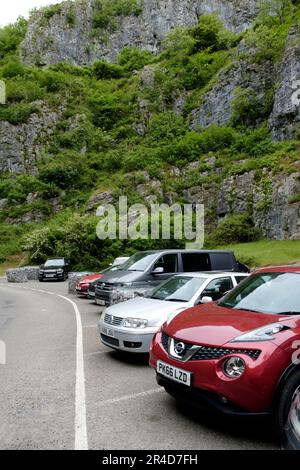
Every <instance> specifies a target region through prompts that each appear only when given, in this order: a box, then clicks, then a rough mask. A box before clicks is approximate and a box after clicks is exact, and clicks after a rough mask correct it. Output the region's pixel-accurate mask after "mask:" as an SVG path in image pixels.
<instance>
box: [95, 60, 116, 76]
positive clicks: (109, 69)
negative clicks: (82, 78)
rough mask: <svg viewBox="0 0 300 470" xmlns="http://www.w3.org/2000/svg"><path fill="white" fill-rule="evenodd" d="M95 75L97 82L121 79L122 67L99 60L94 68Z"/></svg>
mask: <svg viewBox="0 0 300 470" xmlns="http://www.w3.org/2000/svg"><path fill="white" fill-rule="evenodd" d="M93 71H94V74H95V76H96V78H97V80H109V79H111V78H121V77H122V75H123V70H122V67H120V66H119V65H115V64H109V63H108V62H106V61H105V60H98V61H97V62H95V64H94V66H93Z"/></svg>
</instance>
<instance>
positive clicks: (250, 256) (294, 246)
mask: <svg viewBox="0 0 300 470" xmlns="http://www.w3.org/2000/svg"><path fill="white" fill-rule="evenodd" d="M221 248H222V249H223V248H226V249H230V250H233V251H234V252H235V255H236V257H237V259H238V260H239V261H241V262H244V263H246V264H248V265H249V266H251V267H252V268H255V267H261V266H272V265H274V266H277V265H282V264H295V263H300V240H284V241H277V240H260V241H257V242H251V243H240V244H233V245H228V246H226V247H221Z"/></svg>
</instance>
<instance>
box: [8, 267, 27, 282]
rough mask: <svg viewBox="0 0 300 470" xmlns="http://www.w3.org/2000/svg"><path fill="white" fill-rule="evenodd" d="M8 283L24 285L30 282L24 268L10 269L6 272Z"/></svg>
mask: <svg viewBox="0 0 300 470" xmlns="http://www.w3.org/2000/svg"><path fill="white" fill-rule="evenodd" d="M6 277H7V282H12V283H19V284H21V283H24V282H28V278H27V274H26V271H25V270H24V269H22V268H15V269H8V270H7V271H6Z"/></svg>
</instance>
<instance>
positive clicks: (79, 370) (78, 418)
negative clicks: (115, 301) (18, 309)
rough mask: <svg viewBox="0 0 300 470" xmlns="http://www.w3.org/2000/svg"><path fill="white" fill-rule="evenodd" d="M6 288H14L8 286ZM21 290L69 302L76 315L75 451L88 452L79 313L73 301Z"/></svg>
mask: <svg viewBox="0 0 300 470" xmlns="http://www.w3.org/2000/svg"><path fill="white" fill-rule="evenodd" d="M7 287H15V286H12V285H8V286H7ZM17 287H19V288H21V289H25V290H31V291H35V292H41V293H45V294H50V295H55V296H57V297H60V298H61V299H64V300H66V301H67V302H69V303H70V304H71V305H72V306H73V308H74V311H75V314H76V325H77V340H76V389H75V446H74V448H75V450H88V435H87V423H86V398H85V375H84V359H83V334H82V333H83V328H82V321H81V314H80V311H79V309H78V307H77V305H76V304H75V302H73V300H71V299H69V298H68V297H65V296H64V295H59V294H56V293H54V292H49V291H46V290H44V291H43V290H41V289H33V288H30V287H27V286H26V287H25V286H17Z"/></svg>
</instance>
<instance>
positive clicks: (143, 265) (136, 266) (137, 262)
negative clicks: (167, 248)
mask: <svg viewBox="0 0 300 470" xmlns="http://www.w3.org/2000/svg"><path fill="white" fill-rule="evenodd" d="M156 258H157V253H136V254H135V255H133V256H131V258H129V260H128V261H126V262H125V263H124V264H122V266H120V267H119V270H120V271H141V272H144V271H145V270H146V269H147V268H148V267H149V266H150V265H151V264H152V263H153V262H154V261H155V260H156Z"/></svg>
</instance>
